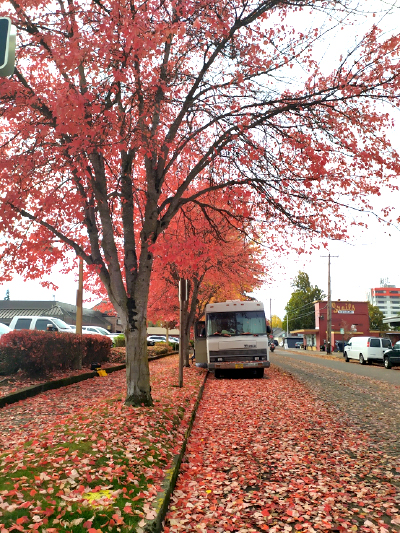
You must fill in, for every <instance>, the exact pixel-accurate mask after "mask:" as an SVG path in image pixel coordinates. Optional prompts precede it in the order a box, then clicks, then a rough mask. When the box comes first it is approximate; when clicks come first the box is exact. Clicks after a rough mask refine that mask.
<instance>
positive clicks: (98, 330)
mask: <svg viewBox="0 0 400 533" xmlns="http://www.w3.org/2000/svg"><path fill="white" fill-rule="evenodd" d="M82 333H92V334H93V335H96V334H99V335H107V336H108V337H112V338H114V337H118V335H121V333H110V332H109V331H108V330H106V329H105V328H102V327H100V326H82Z"/></svg>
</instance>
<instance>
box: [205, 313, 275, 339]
mask: <svg viewBox="0 0 400 533" xmlns="http://www.w3.org/2000/svg"><path fill="white" fill-rule="evenodd" d="M206 327H207V336H208V337H210V336H212V335H222V336H228V337H230V336H232V335H266V334H267V328H266V323H265V314H264V312H263V311H237V312H230V313H209V314H208V315H207V326H206Z"/></svg>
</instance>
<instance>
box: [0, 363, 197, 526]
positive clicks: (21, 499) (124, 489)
mask: <svg viewBox="0 0 400 533" xmlns="http://www.w3.org/2000/svg"><path fill="white" fill-rule="evenodd" d="M177 367H178V363H177V357H176V356H172V357H168V358H167V359H160V360H158V361H154V362H152V363H151V379H152V395H153V399H154V407H139V408H134V407H127V406H125V405H124V403H123V400H124V398H125V393H126V385H125V372H124V371H120V372H115V373H113V374H110V375H109V376H107V377H98V378H94V379H90V380H88V381H83V382H80V383H77V384H74V385H71V386H69V387H64V388H61V389H57V390H55V391H49V392H46V393H43V394H40V395H39V396H36V397H34V398H30V399H27V400H25V401H21V402H18V403H16V404H12V405H10V406H7V407H5V408H3V409H1V410H0V532H1V533H8V532H11V531H36V530H38V531H41V532H43V533H52V532H56V531H73V532H79V531H88V532H89V533H95V532H96V531H110V532H113V531H128V530H129V531H132V530H135V529H133V528H137V531H140V529H141V525H142V524H143V521H144V520H145V519H152V518H154V511H153V508H152V506H151V504H152V501H153V500H154V499H155V498H156V496H157V493H158V492H159V491H160V490H161V483H162V481H163V480H164V477H165V472H166V470H168V468H170V467H171V463H172V457H173V455H174V454H176V453H177V452H178V451H179V450H180V448H181V445H182V442H183V439H184V435H185V432H186V431H187V426H188V422H189V419H190V416H191V413H192V410H193V407H194V404H195V402H196V399H197V395H198V391H199V388H200V386H201V383H202V382H203V379H204V370H201V369H197V368H195V367H193V368H189V369H185V376H184V379H185V381H184V384H185V386H184V387H183V388H179V387H176V384H177Z"/></svg>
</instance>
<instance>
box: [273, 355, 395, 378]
mask: <svg viewBox="0 0 400 533" xmlns="http://www.w3.org/2000/svg"><path fill="white" fill-rule="evenodd" d="M270 355H271V362H272V363H273V364H278V358H282V357H284V358H290V359H294V360H296V361H304V362H308V363H313V364H318V365H321V366H323V367H325V368H332V369H334V370H340V371H342V372H347V373H349V374H354V375H356V376H365V377H368V378H372V379H379V380H380V381H384V382H386V383H392V384H393V385H400V367H394V368H392V369H391V370H388V369H387V368H385V367H384V366H383V365H381V364H379V363H373V364H372V365H360V363H359V362H358V361H355V360H354V361H349V362H348V363H346V362H345V361H344V359H343V358H342V357H341V356H339V355H338V356H332V357H337V360H336V359H335V360H332V359H327V358H326V357H325V358H324V356H322V355H321V356H320V357H318V356H317V355H311V356H310V355H306V354H305V353H304V352H300V350H299V352H298V353H297V352H294V351H286V350H283V349H276V350H275V351H274V353H273V354H270Z"/></svg>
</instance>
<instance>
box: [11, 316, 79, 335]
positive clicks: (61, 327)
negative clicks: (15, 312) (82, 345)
mask: <svg viewBox="0 0 400 533" xmlns="http://www.w3.org/2000/svg"><path fill="white" fill-rule="evenodd" d="M48 326H52V328H53V330H54V331H60V332H63V333H64V332H65V333H74V330H73V329H72V328H71V326H69V325H68V324H67V323H66V322H64V320H60V319H59V318H54V317H52V316H15V317H14V318H13V319H12V320H11V322H10V326H9V327H10V329H40V330H41V331H46V330H47V328H48Z"/></svg>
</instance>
